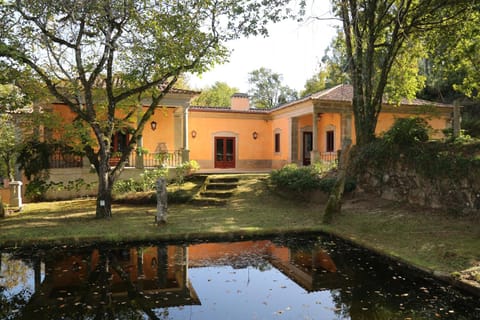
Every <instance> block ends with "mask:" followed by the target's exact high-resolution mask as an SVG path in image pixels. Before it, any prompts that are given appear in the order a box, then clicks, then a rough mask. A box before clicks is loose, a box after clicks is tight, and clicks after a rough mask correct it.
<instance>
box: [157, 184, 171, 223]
mask: <svg viewBox="0 0 480 320" xmlns="http://www.w3.org/2000/svg"><path fill="white" fill-rule="evenodd" d="M167 200H168V199H167V181H166V180H165V178H160V179H158V180H157V214H156V215H155V222H156V224H157V225H162V224H165V223H167V208H168V204H167Z"/></svg>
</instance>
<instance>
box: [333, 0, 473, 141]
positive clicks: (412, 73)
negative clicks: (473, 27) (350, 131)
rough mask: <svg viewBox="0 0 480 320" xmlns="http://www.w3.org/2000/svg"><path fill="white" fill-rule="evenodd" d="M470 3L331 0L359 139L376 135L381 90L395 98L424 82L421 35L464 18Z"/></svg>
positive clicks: (428, 33)
mask: <svg viewBox="0 0 480 320" xmlns="http://www.w3.org/2000/svg"><path fill="white" fill-rule="evenodd" d="M471 5H472V1H469V0H464V1H453V0H423V1H416V0H406V1H403V0H402V1H400V0H388V1H380V0H353V1H352V0H334V1H333V7H334V11H335V13H336V15H337V16H338V18H339V19H340V20H341V21H342V25H343V35H344V39H345V49H346V51H345V52H346V61H347V62H348V72H349V74H350V79H351V84H352V86H353V101H352V103H353V112H354V115H355V130H356V138H357V144H359V145H364V144H367V143H369V142H371V141H373V139H374V138H375V128H376V124H377V120H378V115H379V113H380V111H381V106H382V99H383V98H384V96H387V98H388V99H389V100H391V101H398V99H399V98H400V97H407V98H408V97H413V96H414V94H415V93H416V92H417V91H418V89H420V88H421V87H422V85H423V81H424V79H422V78H421V77H418V76H417V75H418V60H419V59H420V58H422V57H424V55H425V50H424V49H423V47H422V42H421V41H422V39H425V38H426V37H428V36H429V35H430V33H431V32H432V31H433V30H440V29H443V28H445V27H446V26H448V25H452V24H455V23H458V22H459V21H461V20H462V19H464V17H465V16H464V14H465V12H467V11H468V10H469V9H471ZM399 84H402V85H399Z"/></svg>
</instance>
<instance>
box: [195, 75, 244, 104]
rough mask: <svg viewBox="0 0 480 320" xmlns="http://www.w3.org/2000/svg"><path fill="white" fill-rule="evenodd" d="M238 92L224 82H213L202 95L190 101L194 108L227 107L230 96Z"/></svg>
mask: <svg viewBox="0 0 480 320" xmlns="http://www.w3.org/2000/svg"><path fill="white" fill-rule="evenodd" d="M236 92H238V89H237V88H234V87H230V86H229V85H228V84H227V83H225V82H219V81H217V82H215V84H214V85H212V86H211V87H208V88H206V89H204V90H202V93H201V94H200V95H199V96H198V97H197V98H195V99H194V100H193V101H192V103H191V104H192V105H194V106H208V107H228V106H230V98H231V96H232V95H233V94H234V93H236Z"/></svg>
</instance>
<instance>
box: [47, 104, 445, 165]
mask: <svg viewBox="0 0 480 320" xmlns="http://www.w3.org/2000/svg"><path fill="white" fill-rule="evenodd" d="M409 108H410V107H407V109H403V110H402V112H404V113H399V112H397V110H395V109H392V110H388V109H387V110H386V111H385V110H384V112H382V113H381V114H380V116H379V119H378V124H377V129H376V132H377V134H380V133H382V132H384V131H386V130H388V129H389V128H390V127H391V125H392V124H393V123H394V121H395V119H396V118H398V117H409V116H412V115H413V114H412V113H411V114H408V113H405V110H407V111H408V110H413V109H412V108H410V109H409ZM55 110H56V112H58V113H59V114H61V116H62V117H63V118H64V119H65V121H66V122H69V121H72V120H73V119H74V117H75V115H74V114H73V113H72V112H70V110H69V109H68V108H67V107H66V106H62V105H55ZM312 110H313V106H312V102H311V101H302V102H301V103H299V104H295V105H292V106H288V107H287V108H284V109H278V110H275V111H273V112H272V113H253V112H239V111H237V112H235V111H233V112H232V111H219V110H201V109H191V110H190V111H189V115H188V148H189V150H190V155H189V157H190V159H192V160H196V161H197V162H199V164H200V167H201V168H203V169H208V168H214V148H215V144H214V141H215V140H214V138H215V137H220V136H222V137H223V136H227V137H235V139H236V140H235V143H236V152H235V153H236V155H235V164H236V166H235V167H236V168H239V169H242V168H280V167H282V166H284V165H285V164H287V163H290V162H297V163H301V161H302V159H303V132H304V131H312V129H313V123H312V121H313V116H312V113H311V112H312ZM441 116H442V117H443V118H438V117H433V116H430V117H426V118H427V119H428V122H429V124H430V125H431V126H432V127H433V128H434V129H435V130H436V132H435V134H434V135H433V137H434V138H440V137H441V136H442V133H441V129H443V128H445V127H447V126H448V122H447V120H446V119H447V118H448V112H447V111H446V112H444V113H443V114H441ZM292 118H295V119H296V120H295V121H297V128H298V132H297V141H291V139H292V134H291V132H290V126H291V121H292V120H291V119H292ZM152 121H155V122H156V123H157V128H156V130H152V128H151V125H150V124H151V122H152ZM351 125H352V128H351V134H352V140H353V142H354V143H355V124H354V119H353V116H352V123H351ZM327 130H333V131H334V134H335V146H334V153H336V151H337V150H339V149H341V142H342V141H341V138H342V117H341V114H340V113H322V114H321V116H320V118H319V119H318V132H317V136H318V144H317V149H318V151H319V152H320V154H324V153H325V152H326V131H327ZM192 131H195V132H196V136H195V137H192V134H191V133H192ZM253 132H257V134H258V138H257V139H253V137H252V133H253ZM275 133H280V152H277V153H276V152H275V150H274V143H275ZM182 134H183V109H182V108H173V107H169V108H160V109H158V110H156V111H155V114H154V115H153V116H152V118H151V119H150V120H149V121H148V123H147V124H146V125H145V129H144V133H143V147H144V148H146V149H147V150H148V151H149V152H150V153H155V152H159V151H169V152H172V151H175V150H178V149H179V148H180V147H181V146H182V142H183V139H182ZM292 148H296V154H297V157H296V159H290V157H291V156H292V154H295V152H292ZM293 151H295V150H293Z"/></svg>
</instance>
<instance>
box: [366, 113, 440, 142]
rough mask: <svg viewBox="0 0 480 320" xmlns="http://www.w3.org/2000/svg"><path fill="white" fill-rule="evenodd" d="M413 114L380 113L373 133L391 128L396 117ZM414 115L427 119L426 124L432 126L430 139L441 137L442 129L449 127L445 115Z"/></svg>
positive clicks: (380, 132)
mask: <svg viewBox="0 0 480 320" xmlns="http://www.w3.org/2000/svg"><path fill="white" fill-rule="evenodd" d="M412 116H413V114H394V113H380V115H379V117H378V122H377V128H376V130H375V133H376V134H377V135H380V134H382V133H384V132H385V131H388V129H390V128H391V126H392V125H393V123H394V122H395V120H396V119H399V118H408V117H412ZM415 116H420V117H422V118H424V119H425V120H427V122H428V124H429V125H430V126H431V127H432V129H433V130H432V131H433V132H432V133H431V135H430V136H431V138H432V139H441V138H443V132H442V130H443V129H445V128H448V127H449V120H448V119H447V118H446V116H445V115H443V116H442V115H438V116H433V115H430V116H429V115H415Z"/></svg>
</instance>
